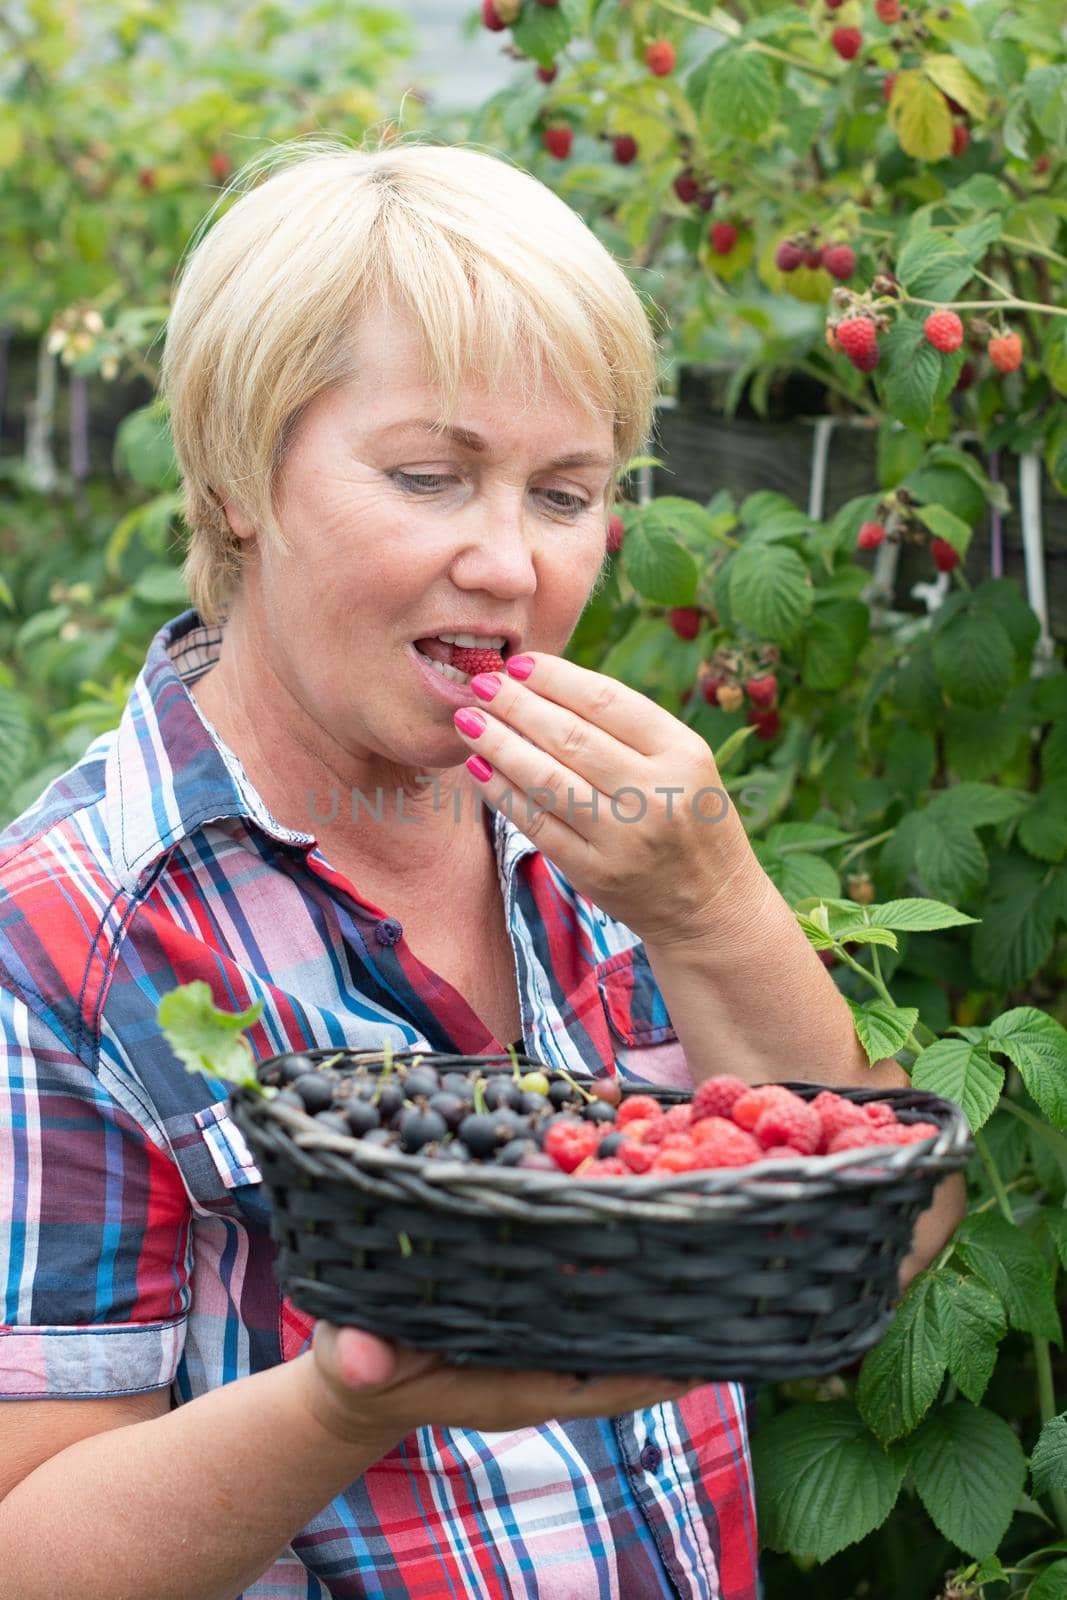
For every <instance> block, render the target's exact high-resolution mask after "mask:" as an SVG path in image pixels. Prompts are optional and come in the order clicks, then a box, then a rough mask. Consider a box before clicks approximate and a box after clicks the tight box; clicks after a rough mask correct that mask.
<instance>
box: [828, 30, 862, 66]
mask: <svg viewBox="0 0 1067 1600" xmlns="http://www.w3.org/2000/svg"><path fill="white" fill-rule="evenodd" d="M830 43H831V44H832V45H833V47H834V49H835V50H836V51H837V53H838V55H839V56H840V57H841V59H842V61H851V60H852V59H853V58H854V57H855V56H858V55H859V53H860V51H861V50H862V49H863V34H862V33H861V32H860V30H859V28H835V29H834V31H833V33H832V34H831V35H830Z"/></svg>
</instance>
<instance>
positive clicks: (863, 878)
mask: <svg viewBox="0 0 1067 1600" xmlns="http://www.w3.org/2000/svg"><path fill="white" fill-rule="evenodd" d="M846 888H847V889H848V897H849V899H850V900H855V902H856V904H857V905H858V906H870V905H873V904H874V883H873V881H872V879H871V875H870V873H869V872H855V873H852V874H850V876H849V877H848V878H847V880H846Z"/></svg>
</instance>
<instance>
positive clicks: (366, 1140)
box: [360, 1128, 396, 1144]
mask: <svg viewBox="0 0 1067 1600" xmlns="http://www.w3.org/2000/svg"><path fill="white" fill-rule="evenodd" d="M360 1140H361V1143H363V1144H395V1143H396V1138H395V1136H394V1135H393V1134H392V1133H390V1131H389V1129H388V1128H371V1130H370V1132H369V1133H364V1134H362V1135H361V1136H360Z"/></svg>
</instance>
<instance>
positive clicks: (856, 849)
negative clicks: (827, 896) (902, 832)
mask: <svg viewBox="0 0 1067 1600" xmlns="http://www.w3.org/2000/svg"><path fill="white" fill-rule="evenodd" d="M895 832H896V829H895V828H887V829H886V830H885V832H884V833H876V834H875V835H874V836H873V838H870V839H861V840H860V842H859V843H858V844H854V845H852V846H851V847H850V848H849V849H848V850H846V851H845V853H844V855H843V856H842V857H841V860H840V861H839V862H838V867H839V868H841V869H843V868H844V867H847V866H848V864H849V862H850V861H851V860H852V858H853V856H861V855H862V854H863V852H864V851H865V850H871V849H873V848H874V846H875V845H876V844H882V843H883V841H884V840H886V839H891V838H892V837H893V835H894V833H895Z"/></svg>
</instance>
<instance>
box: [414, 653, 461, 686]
mask: <svg viewBox="0 0 1067 1600" xmlns="http://www.w3.org/2000/svg"><path fill="white" fill-rule="evenodd" d="M415 649H416V653H417V654H418V655H419V656H422V659H423V661H425V662H426V665H427V666H429V667H433V669H434V671H435V672H439V673H440V674H441V676H442V677H443V678H451V679H452V682H453V683H470V681H471V675H470V673H469V672H460V670H459V668H458V667H450V666H448V665H447V663H446V662H444V661H434V660H432V658H431V657H430V656H424V655H423V654H422V651H421V650H419V648H418V646H417V645H416V647H415Z"/></svg>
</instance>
